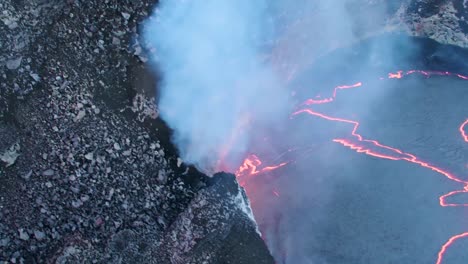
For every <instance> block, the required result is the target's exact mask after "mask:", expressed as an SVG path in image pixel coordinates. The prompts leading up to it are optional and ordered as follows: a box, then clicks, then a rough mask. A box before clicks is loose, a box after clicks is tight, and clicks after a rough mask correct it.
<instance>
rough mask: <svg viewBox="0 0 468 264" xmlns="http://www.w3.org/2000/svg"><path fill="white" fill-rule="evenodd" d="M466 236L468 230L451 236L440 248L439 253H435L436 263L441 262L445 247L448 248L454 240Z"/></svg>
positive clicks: (467, 235)
mask: <svg viewBox="0 0 468 264" xmlns="http://www.w3.org/2000/svg"><path fill="white" fill-rule="evenodd" d="M464 237H468V232H466V233H462V234H459V235H456V236H453V237H451V238H450V239H449V240H448V241H447V242H446V243H445V244H444V245H443V246H442V248H441V249H440V251H439V254H437V256H438V257H437V262H436V264H441V263H442V259H443V257H444V254H445V252H446V251H447V248H449V247H450V246H451V245H452V244H453V243H454V242H455V241H456V240H458V239H460V238H464Z"/></svg>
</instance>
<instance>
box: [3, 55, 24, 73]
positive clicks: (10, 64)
mask: <svg viewBox="0 0 468 264" xmlns="http://www.w3.org/2000/svg"><path fill="white" fill-rule="evenodd" d="M22 60H23V57H19V58H16V59H12V60H9V61H7V62H6V66H7V68H8V69H9V70H16V69H18V68H19V66H20V65H21V61H22Z"/></svg>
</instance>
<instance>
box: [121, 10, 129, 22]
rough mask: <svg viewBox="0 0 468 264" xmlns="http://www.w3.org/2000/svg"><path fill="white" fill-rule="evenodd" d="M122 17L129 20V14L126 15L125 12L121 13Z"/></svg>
mask: <svg viewBox="0 0 468 264" xmlns="http://www.w3.org/2000/svg"><path fill="white" fill-rule="evenodd" d="M122 16H123V18H124V19H125V20H128V19H130V14H129V13H126V12H122Z"/></svg>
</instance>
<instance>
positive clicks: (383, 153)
mask: <svg viewBox="0 0 468 264" xmlns="http://www.w3.org/2000/svg"><path fill="white" fill-rule="evenodd" d="M412 74H420V75H423V76H425V77H427V78H429V77H431V76H433V75H436V76H452V77H457V78H460V79H463V80H468V76H465V75H461V74H455V73H450V72H441V71H422V70H410V71H397V72H395V73H389V74H388V76H387V78H388V79H401V78H403V77H405V76H408V75H412ZM380 79H384V78H380ZM361 86H362V83H361V82H358V83H355V84H353V85H342V86H337V87H335V88H334V90H333V93H332V95H331V97H329V98H325V99H308V100H306V101H305V102H304V103H302V104H301V105H300V107H306V108H302V109H301V108H300V109H299V110H297V111H295V112H294V113H292V116H293V117H294V116H297V115H299V114H308V115H311V116H314V117H317V118H321V119H325V120H328V121H331V122H339V123H344V124H349V125H351V126H352V130H351V132H350V135H349V137H347V138H335V139H333V142H336V143H339V144H341V145H343V146H345V147H348V148H350V149H352V150H355V151H356V152H358V153H364V154H366V155H370V156H373V157H377V158H381V159H388V160H394V161H406V162H410V163H413V164H416V165H418V166H421V167H424V168H426V169H430V170H432V171H435V172H437V173H439V174H441V175H443V176H444V177H446V178H447V179H449V180H452V181H455V182H457V183H461V184H463V185H464V188H463V189H461V190H456V191H452V192H449V193H447V194H444V195H442V196H440V197H439V204H440V206H442V207H455V206H468V204H465V203H449V202H447V201H446V199H447V198H448V197H450V196H453V195H455V194H459V193H468V181H466V180H463V179H461V178H459V177H457V176H456V175H454V174H453V173H450V172H449V171H447V170H445V169H443V168H440V167H438V166H436V165H434V164H432V163H430V162H427V161H423V160H421V159H420V158H418V157H417V156H415V155H413V154H411V153H407V152H405V151H403V150H401V149H398V148H394V147H391V146H387V145H384V144H382V143H380V142H379V141H377V140H370V139H365V138H364V137H363V136H362V135H361V134H359V133H358V129H359V125H360V123H359V122H358V121H355V120H350V119H345V118H340V117H334V116H330V115H326V114H324V113H320V112H317V111H315V110H313V109H311V108H310V107H311V106H312V105H318V104H327V103H331V102H333V101H334V100H335V98H336V96H337V92H338V91H339V90H343V89H352V88H357V87H361ZM467 129H468V119H467V120H465V121H464V122H463V123H462V124H461V125H460V127H459V131H460V134H461V137H462V139H463V140H464V141H465V142H468V135H467V133H468V132H467ZM287 164H288V163H286V162H285V163H281V164H278V165H275V166H268V167H262V168H260V166H261V165H262V161H261V160H260V159H259V158H258V157H257V156H255V155H250V156H249V157H248V158H247V159H246V160H245V161H244V163H243V165H242V166H241V167H240V168H239V169H238V171H237V172H236V175H237V177H239V179H240V180H241V181H240V182H241V184H246V181H247V180H248V177H249V176H253V175H258V174H262V173H265V172H269V171H272V170H275V169H277V168H280V167H283V166H285V165H287ZM274 193H275V195H278V193H277V192H276V191H275V192H274ZM466 237H468V232H467V233H462V234H459V235H455V236H453V237H451V238H450V239H449V240H448V241H447V242H446V243H445V244H444V245H443V246H442V248H441V249H440V251H439V253H438V257H437V262H436V264H441V263H442V260H443V257H444V254H445V253H446V251H447V249H448V248H449V247H450V246H451V245H452V244H453V243H454V242H455V241H457V240H458V239H461V238H466Z"/></svg>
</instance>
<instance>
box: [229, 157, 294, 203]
mask: <svg viewBox="0 0 468 264" xmlns="http://www.w3.org/2000/svg"><path fill="white" fill-rule="evenodd" d="M286 164H288V162H283V163H280V164H278V165H274V166H266V167H262V161H261V160H260V159H259V158H258V157H257V156H256V155H253V154H252V155H249V156H248V157H247V158H246V159H245V160H244V163H243V164H242V165H241V166H240V167H239V169H237V171H236V173H235V174H236V177H237V178H238V179H240V181H239V184H240V185H241V186H244V185H245V183H246V179H245V177H249V176H254V175H257V174H261V173H265V172H268V171H273V170H276V169H278V168H281V167H283V166H285V165H286ZM277 196H278V195H277Z"/></svg>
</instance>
